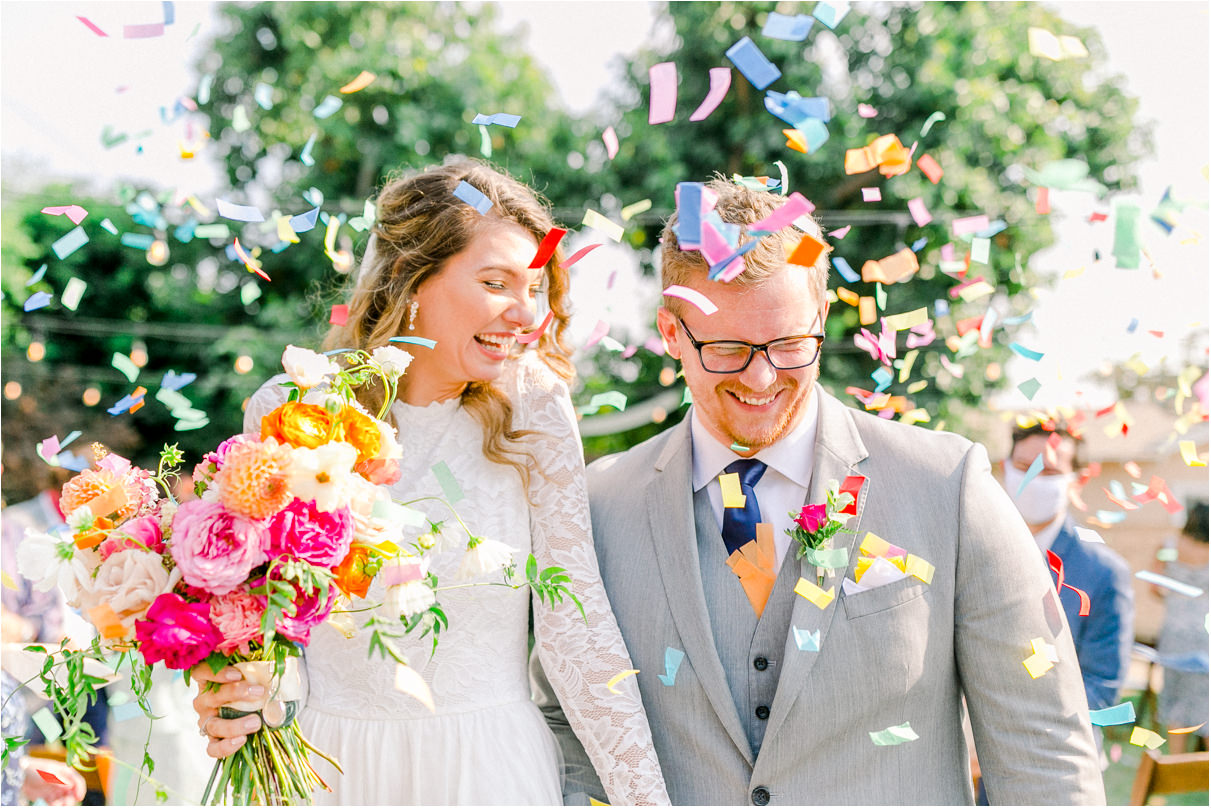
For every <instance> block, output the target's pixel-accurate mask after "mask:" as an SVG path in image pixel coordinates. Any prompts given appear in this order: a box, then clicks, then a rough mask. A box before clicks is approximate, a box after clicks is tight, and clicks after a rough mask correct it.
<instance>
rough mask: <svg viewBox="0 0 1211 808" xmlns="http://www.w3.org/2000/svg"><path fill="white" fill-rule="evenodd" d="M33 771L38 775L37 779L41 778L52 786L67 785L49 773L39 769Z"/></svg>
mask: <svg viewBox="0 0 1211 808" xmlns="http://www.w3.org/2000/svg"><path fill="white" fill-rule="evenodd" d="M34 771H36V772H37V773H38V776H39V777H41V778H42V779H43V780H45V781H46V782H48V783H50V784H51V785H52V786H65V785H67V783H65V782H63V781H62V780H60V779H59V778H58V777H55V776H54V775H53V774H51V773H50V772H44V771H42V770H41V769H34Z"/></svg>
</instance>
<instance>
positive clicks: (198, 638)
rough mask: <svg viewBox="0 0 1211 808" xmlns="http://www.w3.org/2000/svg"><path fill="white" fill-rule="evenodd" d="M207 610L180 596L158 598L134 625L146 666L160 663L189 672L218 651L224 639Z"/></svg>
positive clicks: (203, 605) (203, 606) (207, 606)
mask: <svg viewBox="0 0 1211 808" xmlns="http://www.w3.org/2000/svg"><path fill="white" fill-rule="evenodd" d="M209 614H210V606H209V605H207V604H205V603H190V602H188V601H187V600H185V598H183V597H181V596H180V595H174V594H172V593H166V594H163V595H160V596H159V597H158V598H156V599H155V602H154V603H152V604H151V608H150V609H148V610H147V619H146V620H139V621H137V622H136V623H135V637H136V638H137V639H138V641H139V651H140V652H141V653H142V654H143V660H144V661H145V662H146V663H147V664H148V665H154V664H155V663H157V662H160V661H163V662H164V664H165V665H166V666H167V667H169V668H172V669H173V670H184V669H186V668H192V667H193V666H194V665H196V664H198V663H199V662H201V661H202V660H203V659H205V658H206V657H208V656H210V653H211V652H212V651H214V650H215V648H217V647H218V645H219V643H220V642H222V640H223V635H221V634H220V633H219V630H218V629H217V628H215V627H214V624H213V623H211V622H210V618H209Z"/></svg>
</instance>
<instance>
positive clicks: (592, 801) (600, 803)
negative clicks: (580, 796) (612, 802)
mask: <svg viewBox="0 0 1211 808" xmlns="http://www.w3.org/2000/svg"><path fill="white" fill-rule="evenodd" d="M589 805H606V806H608V805H609V803H608V802H602V801H601V800H595V799H593V798H592V797H589Z"/></svg>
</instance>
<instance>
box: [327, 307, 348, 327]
mask: <svg viewBox="0 0 1211 808" xmlns="http://www.w3.org/2000/svg"><path fill="white" fill-rule="evenodd" d="M348 321H349V306H347V305H346V304H344V303H338V304H336V305H334V306H333V307H332V313H331V314H330V315H328V322H329V323H331V324H332V325H344V324H345V323H346V322H348Z"/></svg>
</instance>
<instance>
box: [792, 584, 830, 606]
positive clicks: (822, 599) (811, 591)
mask: <svg viewBox="0 0 1211 808" xmlns="http://www.w3.org/2000/svg"><path fill="white" fill-rule="evenodd" d="M795 594H796V595H800V596H802V597H804V598H807V600H808V601H810V602H811V603H812V604H813V605H814V606H816V608H819V609H826V608H828V604H830V603H832V602H833V598H835V597H836V596H837V590H836V587H833V586H830V587H829V588H828V590H827V591H825V590H823V589H821V588H820V587H818V586H816V585H815V584H813V583H812V582H811V581H809V580H807V579H806V578H800V579H799V583H797V584H795Z"/></svg>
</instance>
